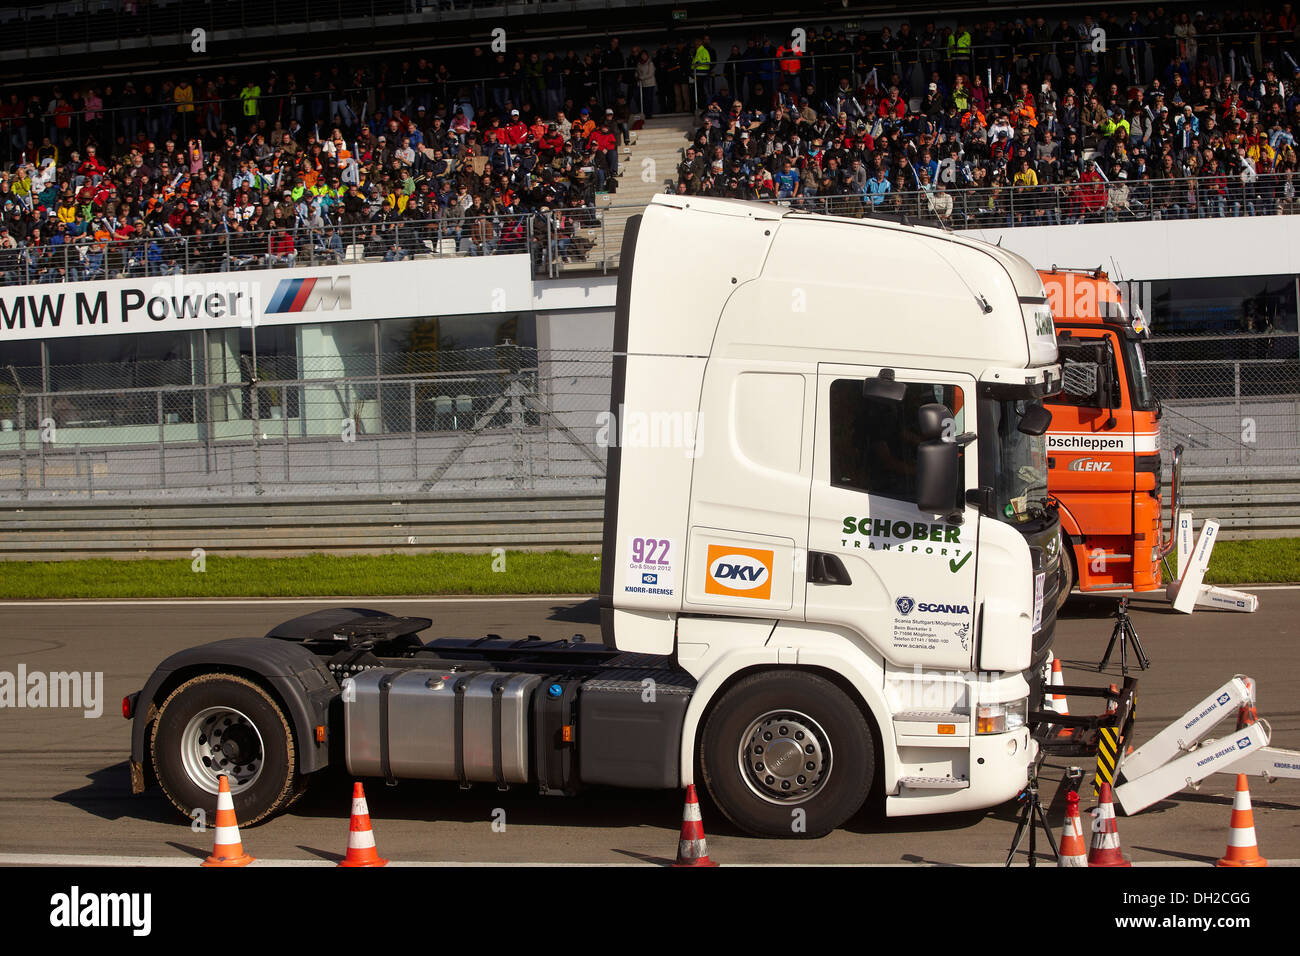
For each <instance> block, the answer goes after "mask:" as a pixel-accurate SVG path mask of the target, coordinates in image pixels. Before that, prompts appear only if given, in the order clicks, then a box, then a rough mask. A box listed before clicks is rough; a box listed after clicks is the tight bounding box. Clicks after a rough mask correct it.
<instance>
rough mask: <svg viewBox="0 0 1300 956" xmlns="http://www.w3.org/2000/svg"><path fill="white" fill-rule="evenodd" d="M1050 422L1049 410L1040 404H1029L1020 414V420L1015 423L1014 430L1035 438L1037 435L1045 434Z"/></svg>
mask: <svg viewBox="0 0 1300 956" xmlns="http://www.w3.org/2000/svg"><path fill="white" fill-rule="evenodd" d="M1051 424H1052V413H1051V412H1049V411H1048V410H1047V409H1046V408H1044V407H1043V406H1042V405H1030V406H1029V407H1028V408H1026V409H1025V411H1024V414H1022V415H1021V416H1020V421H1019V422H1017V423H1016V430H1017V431H1019V432H1020V433H1021V434H1022V435H1033V436H1034V437H1035V438H1037V437H1038V436H1039V435H1045V434H1047V429H1048V426H1050V425H1051Z"/></svg>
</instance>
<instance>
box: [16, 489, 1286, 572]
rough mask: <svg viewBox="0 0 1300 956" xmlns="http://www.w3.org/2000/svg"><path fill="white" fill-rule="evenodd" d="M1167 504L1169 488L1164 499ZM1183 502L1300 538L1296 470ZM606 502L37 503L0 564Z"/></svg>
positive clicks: (373, 544) (569, 518) (587, 522)
mask: <svg viewBox="0 0 1300 956" xmlns="http://www.w3.org/2000/svg"><path fill="white" fill-rule="evenodd" d="M1165 499H1166V501H1167V500H1168V489H1167V488H1166V494H1165ZM1184 505H1185V507H1186V508H1188V509H1189V510H1191V511H1192V512H1193V513H1194V514H1195V515H1196V516H1197V518H1198V520H1203V519H1205V518H1216V519H1218V520H1219V521H1221V522H1222V523H1223V525H1222V530H1221V532H1220V537H1222V538H1225V539H1229V540H1233V539H1241V538H1257V537H1294V536H1297V535H1300V477H1296V476H1294V475H1292V476H1290V477H1286V476H1275V477H1269V476H1268V475H1252V476H1250V477H1248V478H1245V479H1242V478H1240V477H1232V476H1219V477H1206V476H1200V477H1197V476H1192V477H1190V478H1189V479H1187V480H1186V481H1185V492H1184ZM603 521H604V499H603V497H602V494H601V491H600V489H598V490H596V491H593V492H588V493H585V494H572V493H570V494H552V495H538V494H529V495H524V496H510V495H491V496H488V495H457V496H455V497H439V496H431V495H416V496H395V495H392V494H389V495H382V496H375V495H360V496H358V495H354V496H347V497H340V498H331V499H327V500H321V499H319V498H314V497H313V498H302V497H296V498H277V499H270V500H258V501H255V502H250V501H247V500H245V501H203V502H183V503H167V502H159V501H132V500H127V501H95V502H83V503H69V502H67V501H37V502H23V503H21V504H8V505H5V506H0V560H38V561H52V560H67V559H71V558H82V557H118V558H122V557H153V558H179V559H184V560H190V559H191V557H192V556H193V550H194V549H195V548H202V549H203V550H204V551H205V552H206V553H207V554H208V555H212V554H224V555H255V556H258V555H260V556H272V555H298V554H312V553H321V552H327V553H333V554H382V553H393V552H397V553H401V552H424V551H435V550H443V551H487V550H491V549H492V548H512V549H526V550H549V549H551V548H563V549H567V550H576V551H595V550H598V549H599V547H600V543H601V531H602V528H603Z"/></svg>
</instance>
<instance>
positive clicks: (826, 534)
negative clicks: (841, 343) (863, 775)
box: [805, 364, 979, 668]
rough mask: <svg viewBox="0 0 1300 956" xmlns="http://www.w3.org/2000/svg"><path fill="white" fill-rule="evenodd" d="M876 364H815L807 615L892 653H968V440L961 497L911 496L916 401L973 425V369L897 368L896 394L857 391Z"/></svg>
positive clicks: (940, 657)
mask: <svg viewBox="0 0 1300 956" xmlns="http://www.w3.org/2000/svg"><path fill="white" fill-rule="evenodd" d="M879 371H880V369H879V368H875V367H866V366H855V365H826V364H822V365H819V366H818V374H817V409H816V415H815V426H814V439H813V479H812V489H811V493H810V497H809V514H808V575H807V578H808V580H807V584H806V589H807V590H806V598H805V614H806V619H807V620H808V621H809V622H816V623H824V624H833V625H839V626H842V627H845V628H848V629H851V630H852V631H854V632H857V633H858V634H861V635H862V636H863V637H865V638H866V639H867V640H868V641H869V642H871V643H872V644H874V645H875V646H876V647H877V648H878V649H879V650H880V651H881V653H882V654H884V656H885V658H886V659H887V660H889V661H890V662H891V663H894V664H901V665H914V664H915V665H922V666H925V667H936V668H937V667H951V668H966V667H969V666H970V665H971V648H972V645H973V640H972V633H973V627H974V609H975V567H976V562H975V560H973V558H974V554H975V548H976V535H977V532H978V528H979V515H978V511H977V510H976V509H975V508H974V507H972V506H969V505H967V504H965V500H964V499H965V490H966V489H967V488H974V487H976V486H977V484H978V474H979V471H978V467H977V466H978V462H977V461H976V446H975V443H973V442H972V443H970V444H967V445H965V446H964V447H963V448H962V451H961V456H960V463H959V468H960V469H961V471H960V478H961V480H959V482H958V484H959V494H958V496H957V497H958V498H960V499H962V500H961V501H960V502H958V501H954V503H953V509H952V512H951V513H950V514H947V515H932V514H927V513H923V512H922V511H920V510H919V509H918V508H917V506H916V503H915V502H916V473H915V466H916V457H915V455H916V445H917V443H918V442H919V435H918V434H917V433H916V421H915V417H916V411H917V409H918V408H919V407H920V406H921V405H923V404H927V403H930V402H942V403H944V404H946V405H947V406H948V407H949V409H950V410H952V411H953V412H954V415H953V435H954V437H955V436H957V435H960V434H962V433H963V432H965V431H967V430H970V431H974V429H975V379H974V378H973V377H971V376H969V375H960V374H954V373H945V372H936V371H929V370H912V369H895V370H894V373H895V380H896V381H898V382H901V383H904V384H905V385H906V386H907V392H906V397H905V398H904V400H903V401H902V402H887V401H882V400H880V399H874V398H871V399H869V398H865V397H864V396H863V383H864V382H865V381H866V379H867V378H868V377H875V376H876V375H877V374H878V373H879Z"/></svg>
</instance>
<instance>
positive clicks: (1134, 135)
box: [675, 3, 1300, 227]
mask: <svg viewBox="0 0 1300 956" xmlns="http://www.w3.org/2000/svg"><path fill="white" fill-rule="evenodd" d="M848 51H851V54H852V55H851V56H846V55H844V54H845V53H846V52H848ZM773 54H774V51H773V50H772V46H771V43H770V42H766V43H765V41H763V40H754V41H751V42H750V43H749V48H748V49H747V50H744V51H742V50H740V49H739V48H738V47H733V48H732V51H731V55H730V56H729V57H727V58H726V60H725V64H724V68H723V70H722V75H721V77H719V78H716V79H715V80H714V83H713V86H712V87H711V88H710V90H709V99H710V102H709V103H708V107H707V109H706V110H705V111H704V112H703V117H702V123H701V125H700V127H699V128H698V130H697V131H696V134H695V137H694V142H693V145H692V147H691V148H690V149H688V150H687V151H686V154H685V157H684V159H683V161H682V163H681V164H680V166H679V168H678V175H677V180H676V183H675V186H676V190H677V191H678V192H679V193H684V194H691V195H712V196H724V197H734V198H744V199H778V200H791V201H793V202H795V203H800V202H802V203H803V204H805V205H807V206H808V207H814V208H823V209H828V210H830V211H835V212H840V213H848V214H852V215H861V214H878V213H888V214H893V215H899V214H901V215H904V216H908V217H913V218H921V219H928V220H935V219H938V220H939V221H941V222H943V223H944V224H945V225H952V226H956V227H961V226H991V225H1013V224H1014V225H1020V224H1056V223H1062V222H1066V223H1075V222H1084V221H1103V220H1123V219H1128V218H1169V217H1180V218H1182V217H1202V216H1224V215H1242V214H1250V215H1256V214H1258V215H1267V214H1276V213H1290V212H1296V211H1297V206H1296V196H1295V184H1294V179H1295V171H1296V137H1297V136H1298V135H1300V85H1298V83H1297V80H1300V66H1297V62H1296V57H1298V56H1300V43H1298V42H1297V20H1296V15H1295V13H1294V12H1293V11H1292V8H1291V4H1289V3H1287V4H1283V5H1282V6H1281V8H1280V9H1278V10H1272V11H1268V12H1266V13H1262V14H1260V15H1258V16H1256V15H1253V14H1246V15H1231V16H1228V17H1222V18H1215V17H1210V18H1207V17H1206V16H1205V14H1203V13H1196V14H1195V15H1190V14H1188V13H1179V14H1177V15H1176V16H1173V15H1167V14H1166V12H1165V10H1164V8H1163V7H1157V8H1155V9H1153V10H1152V9H1148V10H1143V11H1139V10H1133V11H1132V12H1130V13H1129V14H1128V16H1127V17H1126V18H1125V19H1124V20H1123V21H1120V20H1117V19H1113V18H1110V17H1109V16H1107V15H1105V14H1102V15H1101V16H1100V17H1099V18H1098V19H1096V20H1094V18H1093V17H1092V16H1084V17H1082V18H1079V19H1061V20H1058V21H1056V22H1054V23H1048V22H1047V21H1046V20H1045V19H1044V18H1042V17H1026V18H1024V19H1016V20H1014V21H1011V22H1004V23H999V22H996V21H992V20H990V21H987V22H984V21H981V22H976V23H971V22H967V23H959V24H957V25H955V27H949V28H943V29H941V30H940V29H936V27H935V25H934V24H933V23H928V24H926V25H925V27H924V28H923V29H921V30H914V28H913V26H912V25H911V24H903V25H901V26H900V27H899V28H898V29H897V31H896V32H895V31H893V30H891V29H890V28H889V27H885V28H883V29H881V30H879V31H878V32H875V33H872V34H859V35H858V36H857V37H856V38H853V39H851V38H849V37H847V36H846V35H845V34H844V33H839V34H835V33H834V32H833V31H832V30H831V29H830V28H829V27H828V28H826V29H825V30H823V31H822V33H821V34H820V35H819V36H818V35H816V34H811V35H810V40H809V42H808V44H807V45H806V46H805V48H804V51H803V55H800V51H798V50H795V49H793V48H779V49H778V50H777V51H775V57H776V58H775V60H772V59H769V56H771V55H773ZM810 67H811V68H812V69H810Z"/></svg>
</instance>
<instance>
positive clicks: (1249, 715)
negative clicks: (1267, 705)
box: [1237, 677, 1259, 730]
mask: <svg viewBox="0 0 1300 956" xmlns="http://www.w3.org/2000/svg"><path fill="white" fill-rule="evenodd" d="M1242 681H1243V682H1244V683H1245V685H1246V689H1247V690H1249V691H1250V695H1251V696H1250V698H1249V699H1248V700H1243V701H1242V702H1241V706H1240V707H1238V708H1237V729H1238V730H1245V729H1246V728H1247V727H1249V726H1250V725H1251V724H1253V723H1254V722H1255V721H1257V720H1259V710H1258V709H1257V708H1256V707H1255V681H1254V680H1252V679H1251V678H1249V677H1243V678H1242Z"/></svg>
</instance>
